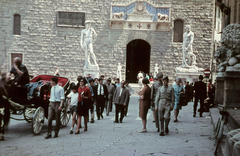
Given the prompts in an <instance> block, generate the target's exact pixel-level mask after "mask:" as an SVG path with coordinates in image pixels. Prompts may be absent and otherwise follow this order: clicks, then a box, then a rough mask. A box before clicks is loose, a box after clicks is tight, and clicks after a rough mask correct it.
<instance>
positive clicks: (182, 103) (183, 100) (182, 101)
mask: <svg viewBox="0 0 240 156" xmlns="http://www.w3.org/2000/svg"><path fill="white" fill-rule="evenodd" d="M179 104H180V106H186V105H187V104H188V100H187V96H186V94H180V100H179Z"/></svg>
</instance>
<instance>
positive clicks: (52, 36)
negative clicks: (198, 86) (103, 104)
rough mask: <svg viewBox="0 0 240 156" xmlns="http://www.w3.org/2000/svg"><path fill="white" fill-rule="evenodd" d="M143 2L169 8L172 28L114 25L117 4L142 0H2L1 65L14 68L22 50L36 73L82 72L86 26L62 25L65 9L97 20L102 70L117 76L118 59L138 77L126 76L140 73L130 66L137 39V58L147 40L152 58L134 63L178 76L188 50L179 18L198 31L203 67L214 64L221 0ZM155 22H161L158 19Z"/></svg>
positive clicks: (72, 75) (196, 48)
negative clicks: (183, 48) (82, 40)
mask: <svg viewBox="0 0 240 156" xmlns="http://www.w3.org/2000/svg"><path fill="white" fill-rule="evenodd" d="M143 2H144V4H147V5H148V6H150V7H152V8H167V9H169V10H168V12H167V14H168V17H169V19H168V21H167V23H168V24H167V29H166V30H163V31H161V30H159V31H158V30H147V28H146V29H145V30H142V28H140V27H139V30H138V29H134V30H131V29H124V28H121V29H114V28H112V27H111V26H112V25H111V24H112V23H111V20H112V16H113V13H114V10H113V7H114V6H123V7H125V8H126V9H129V7H128V6H129V5H130V4H132V5H133V4H137V3H138V1H137V0H130V1H129V0H1V2H0V3H1V5H0V7H1V10H0V17H1V20H0V36H1V37H0V47H1V49H0V50H1V51H0V52H1V53H0V60H1V61H0V68H1V70H2V71H6V70H7V71H8V70H9V69H10V66H11V63H12V58H11V57H14V56H18V54H20V55H19V56H22V58H23V63H24V64H25V65H26V66H27V68H28V70H29V72H30V74H32V75H38V74H53V73H54V69H55V68H56V67H58V68H59V73H60V75H61V76H66V77H69V78H70V79H72V80H76V77H77V76H78V75H82V73H83V66H84V62H85V60H84V58H85V57H84V52H83V50H82V49H81V47H80V34H81V30H83V29H84V27H81V26H80V27H78V26H77V27H74V26H59V25H57V22H58V21H57V18H58V12H59V11H63V12H81V13H85V20H91V21H92V27H93V28H94V29H95V31H96V33H97V37H96V38H95V39H94V40H93V49H94V53H95V55H96V58H97V63H98V65H99V69H100V75H105V76H106V77H113V76H116V70H117V64H118V63H119V62H120V63H121V65H122V78H123V79H133V76H130V77H126V76H127V74H128V72H132V73H133V72H134V75H135V73H137V72H138V71H137V70H139V69H140V70H141V68H132V67H131V69H130V71H129V70H128V67H127V64H129V63H130V64H131V61H134V60H133V59H130V60H129V59H127V57H128V56H130V55H128V53H130V51H131V50H129V51H128V46H131V44H132V46H133V47H134V43H136V42H132V41H139V44H137V43H136V45H139V47H140V49H139V48H137V47H135V54H134V55H133V53H132V56H131V58H137V56H138V55H144V51H143V52H139V53H137V51H138V50H140V51H141V46H140V45H141V43H144V44H146V45H148V46H150V51H149V57H146V58H145V60H141V61H140V62H139V60H138V62H139V63H138V64H135V65H133V66H135V67H138V66H141V64H143V65H144V66H147V68H145V71H144V72H145V73H153V71H154V66H155V64H156V63H158V65H159V68H160V70H161V71H162V72H163V73H164V75H168V76H169V77H170V79H172V80H173V79H174V78H175V68H176V67H178V66H180V65H181V64H182V51H181V50H179V48H180V47H181V45H182V41H178V42H175V41H174V34H175V35H176V34H177V33H178V32H179V31H180V32H181V31H183V30H179V28H178V29H176V28H174V26H175V27H176V23H175V21H177V20H180V21H182V23H183V25H182V26H183V27H180V29H184V26H185V25H188V24H189V25H191V28H192V31H193V32H194V34H195V36H194V42H193V51H194V54H195V55H196V57H197V66H198V67H200V68H203V69H206V68H209V66H210V56H211V52H212V48H213V28H214V14H215V13H214V11H215V10H214V8H215V1H213V0H153V1H150V0H143ZM148 8H149V7H147V9H148ZM125 11H126V10H125ZM148 12H150V11H149V10H148ZM15 15H18V16H19V17H20V21H18V22H20V28H19V29H20V35H19V34H14V33H15V31H17V29H16V30H15V29H14V24H15V23H17V22H16V21H14V20H17V19H15ZM124 16H125V15H124ZM154 18H156V12H155V15H154ZM140 21H141V20H139V22H140ZM154 22H156V21H152V23H154ZM140 24H141V23H140ZM140 29H141V30H140ZM130 49H131V47H130ZM146 56H147V55H146ZM141 59H142V58H141ZM130 66H131V65H130ZM132 75H133V74H132ZM135 78H136V75H135V76H134V79H135Z"/></svg>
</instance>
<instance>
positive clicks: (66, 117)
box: [60, 99, 71, 127]
mask: <svg viewBox="0 0 240 156" xmlns="http://www.w3.org/2000/svg"><path fill="white" fill-rule="evenodd" d="M68 102H69V99H66V101H65V102H64V104H63V108H62V111H61V117H60V125H61V126H62V127H65V126H67V124H68V122H69V120H70V117H71V113H67V110H68Z"/></svg>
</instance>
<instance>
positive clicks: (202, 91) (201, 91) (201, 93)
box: [193, 75, 207, 117]
mask: <svg viewBox="0 0 240 156" xmlns="http://www.w3.org/2000/svg"><path fill="white" fill-rule="evenodd" d="M202 80H203V76H202V75H200V76H199V81H197V82H195V84H194V90H195V100H194V106H193V117H196V111H197V105H198V100H200V117H202V113H203V103H204V99H206V96H207V86H206V83H204V82H202Z"/></svg>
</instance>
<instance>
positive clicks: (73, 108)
mask: <svg viewBox="0 0 240 156" xmlns="http://www.w3.org/2000/svg"><path fill="white" fill-rule="evenodd" d="M77 90H78V87H77V86H73V87H72V92H71V93H70V94H69V95H68V98H69V104H68V106H69V108H70V112H71V114H72V127H71V130H70V134H73V128H74V125H75V123H76V114H77V107H78V92H77Z"/></svg>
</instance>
